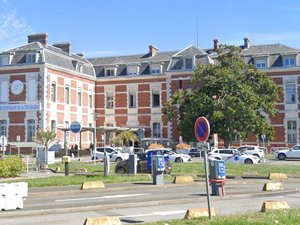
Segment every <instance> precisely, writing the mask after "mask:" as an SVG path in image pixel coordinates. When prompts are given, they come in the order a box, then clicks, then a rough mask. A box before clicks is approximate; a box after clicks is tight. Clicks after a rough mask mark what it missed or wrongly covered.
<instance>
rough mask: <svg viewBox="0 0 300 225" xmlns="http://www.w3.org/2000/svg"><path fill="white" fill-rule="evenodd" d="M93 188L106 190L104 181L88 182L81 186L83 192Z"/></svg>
mask: <svg viewBox="0 0 300 225" xmlns="http://www.w3.org/2000/svg"><path fill="white" fill-rule="evenodd" d="M93 188H105V186H104V184H103V182H102V181H87V182H84V183H83V184H82V185H81V190H86V189H93Z"/></svg>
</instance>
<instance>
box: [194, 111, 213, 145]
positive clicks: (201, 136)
mask: <svg viewBox="0 0 300 225" xmlns="http://www.w3.org/2000/svg"><path fill="white" fill-rule="evenodd" d="M194 131H195V135H196V138H197V140H198V141H200V142H206V141H207V139H208V137H209V134H210V125H209V122H208V120H207V119H206V118H205V117H199V118H198V119H197V120H196V122H195V126H194Z"/></svg>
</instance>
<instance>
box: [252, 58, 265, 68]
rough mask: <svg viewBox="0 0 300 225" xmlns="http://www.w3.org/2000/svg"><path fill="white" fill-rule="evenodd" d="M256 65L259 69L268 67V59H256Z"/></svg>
mask: <svg viewBox="0 0 300 225" xmlns="http://www.w3.org/2000/svg"><path fill="white" fill-rule="evenodd" d="M255 67H256V68H257V69H262V68H266V67H267V64H266V60H264V59H259V60H255Z"/></svg>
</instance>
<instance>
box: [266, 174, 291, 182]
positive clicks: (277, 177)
mask: <svg viewBox="0 0 300 225" xmlns="http://www.w3.org/2000/svg"><path fill="white" fill-rule="evenodd" d="M286 179H288V177H287V175H286V174H285V173H270V174H269V180H286Z"/></svg>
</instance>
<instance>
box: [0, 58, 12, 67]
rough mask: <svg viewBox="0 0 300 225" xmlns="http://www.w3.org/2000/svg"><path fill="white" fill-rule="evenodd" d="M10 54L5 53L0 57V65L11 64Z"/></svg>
mask: <svg viewBox="0 0 300 225" xmlns="http://www.w3.org/2000/svg"><path fill="white" fill-rule="evenodd" d="M9 64H10V62H9V56H8V55H4V56H1V57H0V66H6V65H9Z"/></svg>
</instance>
